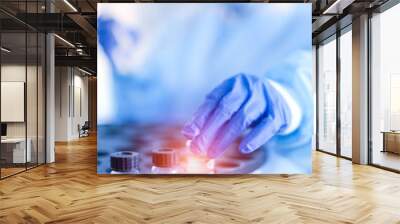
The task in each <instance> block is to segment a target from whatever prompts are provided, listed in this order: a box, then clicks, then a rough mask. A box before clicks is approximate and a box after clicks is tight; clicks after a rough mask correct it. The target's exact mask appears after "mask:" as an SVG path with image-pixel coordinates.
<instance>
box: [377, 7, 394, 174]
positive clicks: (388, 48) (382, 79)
mask: <svg viewBox="0 0 400 224" xmlns="http://www.w3.org/2000/svg"><path fill="white" fill-rule="evenodd" d="M399 21H400V5H396V6H394V7H392V8H390V9H388V10H386V11H384V12H382V13H380V14H375V15H374V16H373V17H372V19H371V40H372V49H371V53H372V54H371V60H372V62H371V65H372V71H371V91H372V92H371V98H370V104H371V114H370V118H371V122H372V124H371V125H370V127H371V130H370V132H371V140H372V152H371V154H370V156H371V161H372V163H373V164H375V165H379V166H383V167H387V168H391V169H395V170H400V132H399V131H400V103H399V102H400V101H399V96H400V63H399V52H400V42H399V40H400V33H399V32H398V23H399Z"/></svg>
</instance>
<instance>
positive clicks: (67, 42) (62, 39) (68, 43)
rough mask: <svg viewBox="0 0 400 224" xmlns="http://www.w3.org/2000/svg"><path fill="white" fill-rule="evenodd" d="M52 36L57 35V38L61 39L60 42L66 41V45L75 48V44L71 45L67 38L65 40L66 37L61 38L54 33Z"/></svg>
mask: <svg viewBox="0 0 400 224" xmlns="http://www.w3.org/2000/svg"><path fill="white" fill-rule="evenodd" d="M54 36H55V37H57V38H58V39H59V40H61V41H62V42H64V43H66V44H67V45H68V46H70V47H73V48H75V45H73V44H72V43H71V42H69V41H68V40H66V39H64V38H62V37H60V36H59V35H57V34H54Z"/></svg>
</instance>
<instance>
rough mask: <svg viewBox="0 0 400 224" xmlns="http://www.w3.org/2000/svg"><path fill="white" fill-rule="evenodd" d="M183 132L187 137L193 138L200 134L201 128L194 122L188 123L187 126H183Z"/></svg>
mask: <svg viewBox="0 0 400 224" xmlns="http://www.w3.org/2000/svg"><path fill="white" fill-rule="evenodd" d="M181 133H182V134H183V135H184V136H185V137H186V138H189V139H192V138H194V137H196V136H197V135H199V133H200V130H199V128H197V126H196V125H194V124H188V125H185V126H184V127H183V128H182V131H181Z"/></svg>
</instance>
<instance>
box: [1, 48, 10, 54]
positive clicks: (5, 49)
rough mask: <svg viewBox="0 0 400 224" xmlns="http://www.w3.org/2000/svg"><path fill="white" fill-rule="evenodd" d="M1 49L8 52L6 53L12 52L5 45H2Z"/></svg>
mask: <svg viewBox="0 0 400 224" xmlns="http://www.w3.org/2000/svg"><path fill="white" fill-rule="evenodd" d="M0 49H1V50H2V51H4V52H6V53H10V52H11V50H9V49H7V48H5V47H1V48H0Z"/></svg>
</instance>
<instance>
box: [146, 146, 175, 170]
mask: <svg viewBox="0 0 400 224" xmlns="http://www.w3.org/2000/svg"><path fill="white" fill-rule="evenodd" d="M152 159H153V165H154V166H157V167H174V166H176V165H177V164H178V156H177V153H176V151H175V150H173V149H158V150H154V151H153V154H152Z"/></svg>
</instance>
